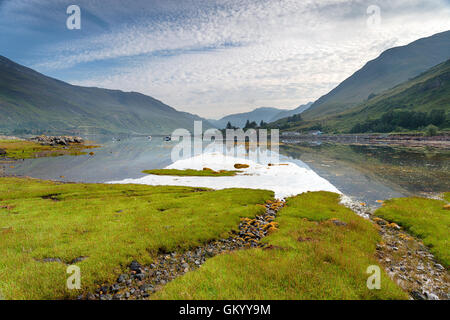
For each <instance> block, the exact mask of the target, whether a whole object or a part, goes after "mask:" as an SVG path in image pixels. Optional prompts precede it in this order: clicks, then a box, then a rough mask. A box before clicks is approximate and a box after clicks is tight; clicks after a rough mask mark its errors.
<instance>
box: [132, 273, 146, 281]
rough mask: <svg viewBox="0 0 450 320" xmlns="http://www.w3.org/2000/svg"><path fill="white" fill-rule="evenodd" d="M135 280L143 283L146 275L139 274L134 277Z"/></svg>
mask: <svg viewBox="0 0 450 320" xmlns="http://www.w3.org/2000/svg"><path fill="white" fill-rule="evenodd" d="M133 278H134V279H136V280H139V281H142V280H144V278H145V275H144V274H143V273H138V274H135V275H133Z"/></svg>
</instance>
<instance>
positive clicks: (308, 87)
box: [0, 0, 450, 118]
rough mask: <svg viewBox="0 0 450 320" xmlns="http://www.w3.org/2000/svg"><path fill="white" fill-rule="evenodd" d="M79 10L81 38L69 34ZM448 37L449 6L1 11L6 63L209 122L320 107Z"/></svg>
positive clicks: (0, 42) (400, 1)
mask: <svg viewBox="0 0 450 320" xmlns="http://www.w3.org/2000/svg"><path fill="white" fill-rule="evenodd" d="M72 4H76V5H78V6H79V7H80V9H81V29H80V30H69V29H68V28H67V26H66V20H67V18H68V16H69V15H68V14H67V13H66V10H67V7H68V6H69V5H72ZM446 30H450V0H385V1H381V0H368V1H366V0H109V1H107V0H90V1H88V0H83V1H82V0H70V1H66V0H46V1H42V0H0V49H1V50H0V55H4V56H6V57H8V58H10V59H12V60H14V61H16V62H18V63H21V64H24V65H26V66H29V67H32V68H34V69H36V70H38V71H39V72H42V73H44V74H46V75H49V76H52V77H56V78H58V79H61V80H64V81H67V82H70V83H72V84H79V85H85V86H97V87H105V88H111V89H120V90H124V91H138V92H141V93H144V94H147V95H151V96H153V97H155V98H157V99H160V100H162V101H163V102H165V103H167V104H169V105H171V106H173V107H175V108H177V109H179V110H183V111H187V112H191V113H196V114H199V115H201V116H203V117H208V118H217V117H220V116H223V115H226V114H230V113H235V112H245V111H250V110H252V109H254V108H256V107H278V108H284V109H292V108H295V107H297V106H298V105H300V104H303V103H306V102H309V101H314V100H315V99H317V98H319V97H320V96H321V95H323V94H326V93H327V92H328V91H329V90H331V89H332V88H333V87H335V86H336V85H337V84H339V83H340V82H341V81H342V80H344V79H345V78H347V77H348V76H350V75H351V74H352V73H353V72H355V71H356V70H358V69H359V68H361V67H362V66H363V65H364V64H365V63H366V62H367V61H368V60H371V59H374V58H376V57H377V56H378V55H379V54H380V53H381V52H382V51H384V50H386V49H388V48H391V47H394V46H399V45H405V44H408V43H410V42H412V41H414V40H416V39H419V38H422V37H426V36H430V35H433V34H435V33H438V32H442V31H446Z"/></svg>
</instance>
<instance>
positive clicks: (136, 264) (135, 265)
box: [130, 261, 142, 273]
mask: <svg viewBox="0 0 450 320" xmlns="http://www.w3.org/2000/svg"><path fill="white" fill-rule="evenodd" d="M130 270H131V271H134V272H136V273H142V266H141V265H140V264H139V262H137V261H132V262H131V264H130Z"/></svg>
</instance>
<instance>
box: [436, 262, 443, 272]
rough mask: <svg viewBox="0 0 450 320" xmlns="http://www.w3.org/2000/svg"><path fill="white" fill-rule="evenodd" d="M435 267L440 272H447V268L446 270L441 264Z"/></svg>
mask: <svg viewBox="0 0 450 320" xmlns="http://www.w3.org/2000/svg"><path fill="white" fill-rule="evenodd" d="M434 266H435V267H436V269H438V270H439V271H444V270H445V268H444V267H443V266H442V265H441V264H439V263H436V264H435V265H434Z"/></svg>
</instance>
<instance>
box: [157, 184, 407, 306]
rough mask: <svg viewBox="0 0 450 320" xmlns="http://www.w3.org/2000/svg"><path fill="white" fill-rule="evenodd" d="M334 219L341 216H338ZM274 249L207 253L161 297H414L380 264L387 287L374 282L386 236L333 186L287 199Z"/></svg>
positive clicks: (270, 240) (273, 237) (271, 238)
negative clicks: (373, 286)
mask: <svg viewBox="0 0 450 320" xmlns="http://www.w3.org/2000/svg"><path fill="white" fill-rule="evenodd" d="M333 219H338V220H339V221H340V222H344V223H345V225H342V224H340V223H339V221H336V220H335V222H336V223H335V222H333ZM277 222H278V223H279V230H278V231H276V232H275V233H273V234H272V235H270V236H269V237H267V238H265V239H264V241H266V242H268V243H269V244H270V245H272V249H265V250H263V249H251V250H245V251H237V252H233V253H230V254H223V255H219V256H216V257H214V258H212V259H210V260H208V261H207V262H206V263H205V264H204V265H203V266H202V267H201V268H200V269H199V270H197V271H194V272H190V273H188V274H186V275H185V276H183V277H181V278H178V279H175V280H174V281H173V282H170V283H169V284H167V285H166V287H165V288H164V289H163V290H162V291H160V292H159V293H156V296H155V298H156V299H407V298H408V297H407V295H406V294H405V293H404V292H403V291H402V290H401V289H400V288H399V287H398V286H397V285H396V284H394V283H393V282H392V281H391V280H390V279H389V277H388V276H387V275H386V274H385V273H384V271H383V269H382V268H381V276H382V278H381V289H380V290H369V289H368V288H367V278H368V277H369V275H368V274H366V270H367V267H369V266H370V265H377V260H376V259H375V257H374V254H375V248H376V244H377V242H378V241H380V236H379V235H378V232H377V230H376V229H375V228H374V226H373V225H372V224H371V223H370V222H369V221H366V220H364V219H363V218H360V217H359V216H357V215H356V214H354V213H353V212H352V211H351V210H350V209H347V208H345V207H344V206H342V205H340V204H339V196H338V195H337V194H333V193H328V192H315V193H307V194H303V195H300V196H297V197H294V198H290V199H288V201H287V207H285V208H283V209H282V210H281V211H280V215H279V218H277Z"/></svg>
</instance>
